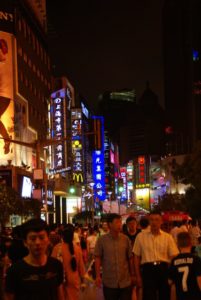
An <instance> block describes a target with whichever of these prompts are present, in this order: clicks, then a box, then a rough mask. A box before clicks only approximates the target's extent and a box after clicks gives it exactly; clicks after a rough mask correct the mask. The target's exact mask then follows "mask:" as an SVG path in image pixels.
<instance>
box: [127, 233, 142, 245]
mask: <svg viewBox="0 0 201 300" xmlns="http://www.w3.org/2000/svg"><path fill="white" fill-rule="evenodd" d="M140 232H141V230H139V229H138V230H137V231H136V233H135V234H129V232H128V233H127V234H126V235H127V237H128V238H129V240H130V241H131V245H132V247H133V245H134V243H135V239H136V236H137V235H138V233H140Z"/></svg>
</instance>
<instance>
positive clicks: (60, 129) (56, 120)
mask: <svg viewBox="0 0 201 300" xmlns="http://www.w3.org/2000/svg"><path fill="white" fill-rule="evenodd" d="M51 97H52V99H51V101H52V102H51V112H52V131H51V135H52V137H54V138H56V139H60V138H62V137H64V136H65V132H64V115H65V113H64V111H65V106H64V105H65V104H64V103H65V91H64V90H60V91H58V92H56V93H53V94H52V95H51ZM53 148H54V169H55V170H57V169H62V168H65V167H66V165H65V142H64V141H63V142H60V143H58V144H57V145H56V146H53Z"/></svg>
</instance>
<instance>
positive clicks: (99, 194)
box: [92, 116, 105, 201]
mask: <svg viewBox="0 0 201 300" xmlns="http://www.w3.org/2000/svg"><path fill="white" fill-rule="evenodd" d="M92 118H94V119H99V120H100V121H101V139H102V149H101V150H98V151H93V153H92V159H93V180H94V199H95V201H96V199H98V200H100V201H103V200H105V161H104V118H103V117H99V116H93V117H92Z"/></svg>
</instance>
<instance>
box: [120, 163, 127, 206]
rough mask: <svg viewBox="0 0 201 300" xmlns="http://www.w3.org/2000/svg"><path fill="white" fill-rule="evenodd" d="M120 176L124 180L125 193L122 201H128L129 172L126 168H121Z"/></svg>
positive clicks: (122, 194)
mask: <svg viewBox="0 0 201 300" xmlns="http://www.w3.org/2000/svg"><path fill="white" fill-rule="evenodd" d="M120 176H121V178H122V179H123V192H122V193H121V199H122V201H124V200H127V198H128V197H127V170H126V167H121V168H120Z"/></svg>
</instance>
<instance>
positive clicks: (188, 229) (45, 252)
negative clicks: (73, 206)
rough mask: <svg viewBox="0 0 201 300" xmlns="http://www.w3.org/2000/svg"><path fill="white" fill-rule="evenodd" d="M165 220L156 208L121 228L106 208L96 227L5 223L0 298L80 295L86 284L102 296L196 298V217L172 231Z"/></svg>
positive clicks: (117, 299) (199, 269)
mask: <svg viewBox="0 0 201 300" xmlns="http://www.w3.org/2000/svg"><path fill="white" fill-rule="evenodd" d="M162 223H163V222H162V217H161V214H160V212H158V211H153V212H151V213H150V215H149V216H146V217H142V218H141V219H139V220H136V218H135V217H134V216H132V215H131V216H129V217H128V218H127V219H126V223H125V224H123V225H122V219H121V216H120V215H118V214H114V213H111V214H108V215H107V218H106V219H105V220H103V221H102V222H101V223H100V224H95V225H94V226H92V225H91V224H87V225H79V224H75V225H73V224H64V225H51V226H50V225H49V226H48V225H47V224H46V222H45V221H43V220H41V219H30V220H28V221H27V222H25V223H24V224H22V225H21V226H17V227H14V228H12V229H8V228H5V229H4V230H3V232H2V233H1V236H0V300H56V299H58V300H79V299H81V298H80V297H81V294H82V293H83V291H84V290H85V289H87V287H88V286H89V285H94V286H96V288H97V289H99V288H100V289H102V291H103V295H104V299H105V300H201V230H200V227H199V225H198V222H197V221H196V220H190V221H182V222H176V221H175V222H173V223H172V227H171V228H170V230H169V232H165V231H164V230H162V229H161V228H162ZM95 297H96V296H94V299H96V298H95ZM82 299H83V298H82ZM86 300H87V299H86Z"/></svg>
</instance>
